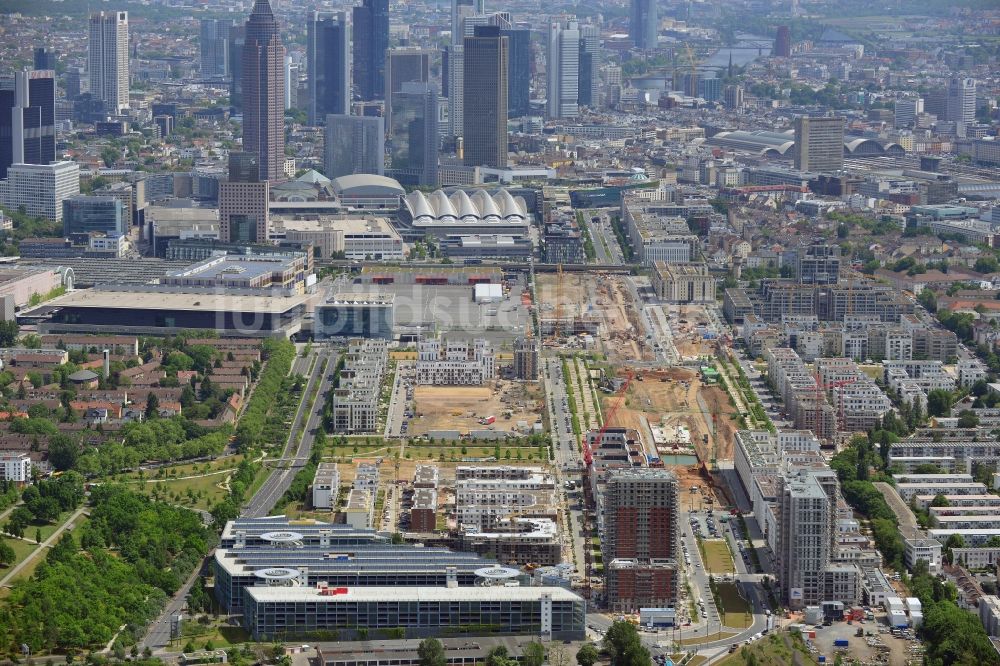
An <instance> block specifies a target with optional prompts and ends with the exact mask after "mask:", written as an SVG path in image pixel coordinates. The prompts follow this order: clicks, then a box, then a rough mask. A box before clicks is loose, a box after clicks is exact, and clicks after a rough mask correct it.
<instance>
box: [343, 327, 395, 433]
mask: <svg viewBox="0 0 1000 666" xmlns="http://www.w3.org/2000/svg"><path fill="white" fill-rule="evenodd" d="M388 364H389V351H388V346H387V344H386V342H385V340H375V339H370V340H354V341H352V342H351V344H350V346H349V347H348V352H347V354H346V355H345V359H344V368H343V369H342V370H341V371H340V385H339V386H338V387H337V388H335V389H334V390H333V429H334V432H341V433H361V432H374V431H375V429H376V427H377V425H378V398H379V393H380V391H381V388H382V380H383V378H384V377H385V372H386V368H387V367H388Z"/></svg>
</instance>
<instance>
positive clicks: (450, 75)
mask: <svg viewBox="0 0 1000 666" xmlns="http://www.w3.org/2000/svg"><path fill="white" fill-rule="evenodd" d="M444 59H445V60H447V69H448V71H447V74H443V76H444V78H445V80H446V82H447V84H448V85H447V86H446V88H447V90H448V127H449V131H448V134H450V135H451V136H461V134H462V132H463V131H465V113H464V111H465V44H464V42H463V43H462V44H452V45H451V46H446V47H445V52H444ZM442 69H444V67H442Z"/></svg>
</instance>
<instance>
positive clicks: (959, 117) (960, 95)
mask: <svg viewBox="0 0 1000 666" xmlns="http://www.w3.org/2000/svg"><path fill="white" fill-rule="evenodd" d="M944 119H945V120H949V121H951V122H953V123H966V124H969V123H974V122H975V121H976V80H975V79H968V78H962V77H960V76H955V77H952V78H951V79H950V80H949V81H948V94H947V102H946V106H945V117H944Z"/></svg>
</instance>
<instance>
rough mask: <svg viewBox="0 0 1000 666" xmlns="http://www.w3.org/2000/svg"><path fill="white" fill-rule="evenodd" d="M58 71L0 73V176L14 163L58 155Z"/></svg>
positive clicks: (35, 161) (41, 160)
mask: <svg viewBox="0 0 1000 666" xmlns="http://www.w3.org/2000/svg"><path fill="white" fill-rule="evenodd" d="M54 76H55V72H53V71H52V70H50V69H49V70H44V71H38V70H34V71H33V70H27V69H26V70H23V71H20V72H16V73H15V74H14V75H13V76H4V77H0V178H6V177H7V169H8V168H9V167H10V166H12V165H14V164H48V163H49V162H54V161H55V159H56V117H55V116H56V114H55V97H56V86H55V78H54Z"/></svg>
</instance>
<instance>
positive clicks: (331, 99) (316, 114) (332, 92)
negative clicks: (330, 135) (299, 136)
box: [306, 12, 351, 125]
mask: <svg viewBox="0 0 1000 666" xmlns="http://www.w3.org/2000/svg"><path fill="white" fill-rule="evenodd" d="M350 48H351V28H350V26H349V25H348V23H347V13H346V12H337V13H335V14H324V13H320V12H312V14H311V16H310V18H309V21H308V23H307V24H306V62H307V67H308V70H309V72H308V74H309V113H308V116H309V124H310V125H318V124H320V123H322V122H323V121H324V120H325V119H326V117H327V116H328V115H330V114H338V115H346V114H348V113H350V109H351V51H350Z"/></svg>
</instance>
